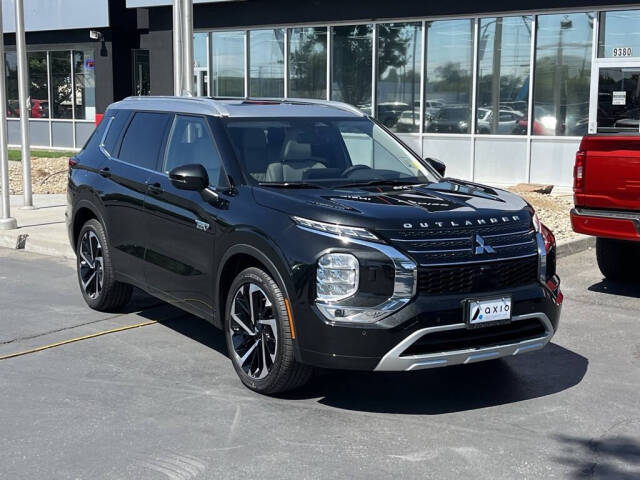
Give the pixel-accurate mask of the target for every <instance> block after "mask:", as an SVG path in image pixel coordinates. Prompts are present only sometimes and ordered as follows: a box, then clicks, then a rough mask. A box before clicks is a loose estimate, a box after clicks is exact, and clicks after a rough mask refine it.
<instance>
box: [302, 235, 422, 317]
mask: <svg viewBox="0 0 640 480" xmlns="http://www.w3.org/2000/svg"><path fill="white" fill-rule="evenodd" d="M296 226H297V227H298V228H299V229H301V230H304V231H306V232H310V233H315V234H316V235H323V236H325V237H329V238H333V239H336V240H341V241H342V242H344V243H345V245H348V244H350V243H353V244H356V245H362V246H365V247H369V248H372V249H374V250H377V251H379V252H380V253H382V254H383V255H385V256H386V257H388V258H389V259H390V260H391V261H392V262H393V265H394V268H395V276H394V284H393V293H392V294H391V296H390V297H389V298H388V299H387V300H385V301H384V302H382V303H381V304H379V305H376V306H373V307H366V308H363V307H351V306H347V305H340V304H339V302H322V301H319V300H316V302H315V305H316V307H317V308H318V310H319V311H320V312H321V313H322V315H323V316H324V317H325V318H326V319H327V320H328V321H329V322H331V323H335V324H349V325H354V324H355V325H357V324H371V323H375V322H379V321H380V320H382V319H383V318H386V317H388V316H389V315H391V314H392V313H395V312H397V311H398V310H400V309H401V308H403V307H404V306H405V305H407V304H408V303H409V302H410V301H411V300H412V299H413V298H414V297H415V295H416V292H417V287H418V266H417V265H416V263H415V262H414V261H413V260H411V259H410V258H408V257H407V256H405V255H403V254H402V253H400V252H399V251H398V250H396V249H395V248H393V247H392V246H390V245H387V244H384V243H376V242H368V241H366V240H360V239H358V238H351V237H343V236H340V235H334V234H332V233H328V232H321V231H319V230H314V229H312V228H308V227H304V226H302V225H296ZM336 310H349V311H351V312H354V313H353V314H352V315H350V316H348V317H344V319H339V317H338V319H337V318H336V316H335V312H336Z"/></svg>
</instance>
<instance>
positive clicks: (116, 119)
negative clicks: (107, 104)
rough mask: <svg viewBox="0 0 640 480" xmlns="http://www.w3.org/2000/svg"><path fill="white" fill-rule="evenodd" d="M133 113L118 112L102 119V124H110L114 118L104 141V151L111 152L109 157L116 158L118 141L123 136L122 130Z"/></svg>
mask: <svg viewBox="0 0 640 480" xmlns="http://www.w3.org/2000/svg"><path fill="white" fill-rule="evenodd" d="M130 115H131V113H130V112H129V111H127V110H116V111H115V112H114V113H113V114H112V115H111V116H109V117H107V116H106V115H105V117H104V118H103V119H102V123H104V124H108V123H109V120H110V119H111V118H113V121H111V126H109V131H108V132H107V136H106V137H105V139H104V149H105V150H106V151H107V152H109V155H111V156H115V155H116V153H117V150H118V141H119V140H120V137H121V135H122V129H123V128H124V127H125V125H126V124H127V120H129V117H130Z"/></svg>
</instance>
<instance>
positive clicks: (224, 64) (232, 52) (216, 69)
mask: <svg viewBox="0 0 640 480" xmlns="http://www.w3.org/2000/svg"><path fill="white" fill-rule="evenodd" d="M212 35H213V38H212V43H213V55H212V63H213V65H212V70H213V74H212V75H213V78H212V92H213V96H216V97H244V32H214V33H212Z"/></svg>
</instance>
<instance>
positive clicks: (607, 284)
mask: <svg viewBox="0 0 640 480" xmlns="http://www.w3.org/2000/svg"><path fill="white" fill-rule="evenodd" d="M588 290H589V291H590V292H596V293H608V294H609V295H618V296H621V297H630V298H640V283H631V282H614V281H611V280H607V279H606V278H605V279H603V280H602V281H600V282H598V283H594V284H593V285H591V286H590V287H589V288H588Z"/></svg>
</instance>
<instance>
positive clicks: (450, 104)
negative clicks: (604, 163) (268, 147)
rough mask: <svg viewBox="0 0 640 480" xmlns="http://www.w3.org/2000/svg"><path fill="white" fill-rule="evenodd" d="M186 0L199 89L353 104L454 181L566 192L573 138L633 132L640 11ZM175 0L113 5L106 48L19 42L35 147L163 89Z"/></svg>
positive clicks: (549, 5)
mask: <svg viewBox="0 0 640 480" xmlns="http://www.w3.org/2000/svg"><path fill="white" fill-rule="evenodd" d="M32 1H34V2H37V1H41V0H32ZM66 1H67V2H69V1H71V2H73V1H75V0H66ZM93 1H95V2H96V3H100V0H93ZM25 2H26V5H28V2H29V0H25ZM5 3H6V0H5ZM53 3H56V2H53ZM57 3H65V0H59V1H58V2H57ZM104 3H105V4H106V3H107V0H104ZM194 3H195V6H194V23H195V24H194V28H195V34H194V53H195V58H194V79H195V85H196V88H195V90H196V92H195V93H196V94H198V95H207V96H216V97H239V98H243V97H261V98H321V99H330V100H339V101H344V102H348V103H351V104H353V105H356V106H358V107H359V108H360V109H362V110H363V111H365V112H367V113H370V114H371V115H373V116H375V117H376V118H377V119H378V120H380V121H381V122H383V123H384V124H385V125H386V126H387V127H389V128H390V129H391V130H393V131H395V132H396V133H397V134H398V135H399V136H400V137H401V138H402V139H403V140H404V141H406V142H407V143H408V144H409V145H410V146H411V147H412V148H413V149H414V150H415V151H416V152H418V153H419V154H421V155H422V156H431V157H436V158H439V159H441V160H442V161H444V162H445V163H446V164H447V168H448V173H449V174H450V175H451V176H456V177H461V178H464V179H471V180H475V181H478V182H483V183H490V184H496V185H502V184H514V183H521V182H532V183H551V184H555V185H559V186H563V187H568V186H570V184H571V177H572V167H573V159H574V153H575V150H576V149H577V146H578V144H579V141H580V138H581V137H582V135H584V134H586V133H587V132H597V131H599V132H609V131H638V130H639V129H640V4H633V3H625V2H620V3H616V4H615V5H609V6H602V5H601V4H598V3H596V2H590V1H588V0H576V1H567V0H562V1H561V2H550V1H540V0H539V1H533V2H526V4H518V5H517V6H515V5H513V4H508V3H506V2H502V1H493V2H471V1H461V2H456V3H455V4H447V3H446V2H441V3H439V4H434V3H431V2H415V1H407V0H397V1H396V2H388V1H387V2H382V1H379V0H370V1H368V2H358V1H347V2H345V1H336V0H327V1H320V0H313V1H309V2H299V1H292V0H262V1H258V0H246V1H231V0H229V1H206V0H196V1H194ZM170 4H171V1H170V0H120V1H116V0H112V1H111V2H108V5H107V7H106V8H107V12H108V14H109V18H108V24H107V25H106V26H105V25H101V26H98V25H96V28H98V29H100V31H102V32H104V37H105V39H104V41H103V42H98V43H96V42H93V43H91V42H89V40H88V31H87V30H86V28H87V26H86V25H83V26H84V29H82V28H74V29H72V30H69V29H67V30H59V31H56V32H53V31H48V32H47V31H45V32H30V33H29V34H28V35H27V42H28V44H29V50H30V60H29V66H30V75H31V76H32V82H31V88H32V94H31V96H32V103H36V104H37V103H38V102H36V100H40V99H41V98H42V99H44V98H45V93H47V95H48V96H47V97H46V102H47V106H48V109H46V112H44V110H45V109H44V108H43V109H42V110H40V107H39V106H38V105H34V106H32V109H31V110H32V112H30V113H31V117H32V120H31V121H32V132H34V133H35V134H33V133H32V137H33V139H32V141H33V142H34V144H37V142H38V141H39V139H41V142H40V143H42V144H43V145H45V146H46V143H47V140H48V142H49V143H48V145H50V146H54V147H79V146H81V144H82V140H83V139H84V138H86V135H87V134H88V133H87V132H89V131H90V129H91V127H90V124H91V122H92V121H93V119H94V116H95V113H96V112H97V113H102V112H104V108H105V107H106V105H108V103H110V101H113V100H117V99H119V98H121V97H123V96H126V95H147V94H152V95H170V94H172V92H173V84H172V82H173V74H172V68H173V63H172V55H171V49H172V13H171V7H170ZM92 21H93V22H94V23H100V22H99V21H98V20H97V19H93V20H92ZM102 23H104V20H103V21H102ZM27 29H28V30H29V26H28V25H27ZM70 34H72V35H71V36H73V35H75V36H76V37H77V38H78V41H77V42H74V41H69V38H70ZM85 34H86V38H85V40H84V42H80V41H79V40H80V37H82V36H83V35H85ZM10 36H11V35H7V36H6V37H7V38H8V40H7V41H8V42H10V38H9V37H10ZM43 36H44V37H47V39H48V40H49V41H48V42H44V39H43V38H42V37H43ZM76 37H73V38H76ZM63 38H64V39H65V42H64V43H63V42H62V39H63ZM38 42H41V43H38ZM100 43H102V44H103V45H101V44H100ZM103 47H104V49H103ZM102 53H105V55H104V56H103V55H102ZM11 55H12V52H10V51H9V52H7V58H6V63H7V66H8V69H7V72H8V73H7V75H8V90H9V96H8V98H9V113H10V115H11V105H12V103H11V102H12V100H13V99H14V98H15V95H13V96H12V90H11V89H12V88H13V87H12V85H13V84H12V83H11V82H12V81H14V80H13V77H11V75H12V69H11V66H12V65H15V60H12V57H11ZM13 55H14V57H13V58H15V54H13ZM12 61H13V64H12V63H11V62H12ZM125 64H126V65H125ZM13 72H15V67H14V69H13ZM13 75H14V77H15V73H14V74H13ZM33 78H39V79H45V78H46V82H44V81H42V80H39V81H37V82H34V81H33ZM15 91H16V92H17V88H16V90H15ZM37 97H40V98H37ZM39 103H40V104H41V105H42V103H43V101H41V102H39ZM40 111H42V112H44V113H42V114H43V115H45V116H46V117H47V118H44V119H40V118H36V115H37V114H38V112H40ZM11 121H13V120H10V122H11ZM35 125H37V127H35ZM61 125H64V126H61ZM68 125H73V127H69V126H68ZM45 127H48V129H49V130H48V134H47V132H46V131H45V130H46V128H45ZM70 128H71V130H69V129H70ZM37 129H40V133H38V132H36V130H37ZM62 129H66V130H65V132H66V133H64V132H63V133H64V135H65V136H64V138H65V142H66V143H64V144H62V143H61V142H60V139H61V138H62V137H61V135H62V133H61V132H62ZM14 130H15V131H14ZM14 130H12V129H11V127H10V132H11V131H14V135H17V133H18V130H17V128H15V129H14ZM69 131H70V132H71V133H73V132H75V133H73V135H74V136H73V137H72V138H71V142H70V141H69V136H68V133H69Z"/></svg>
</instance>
